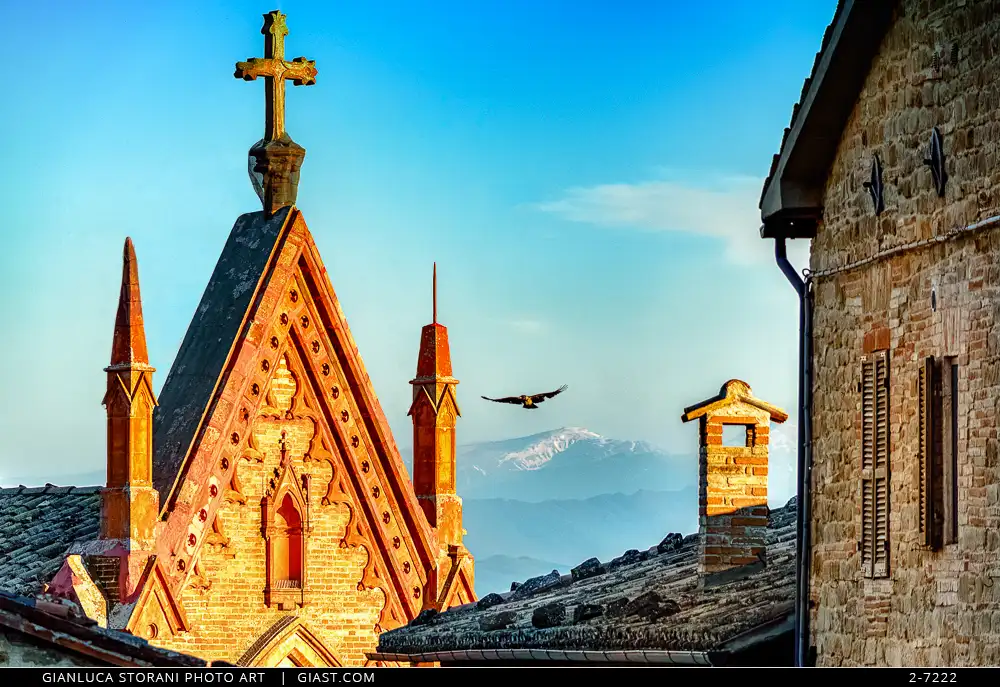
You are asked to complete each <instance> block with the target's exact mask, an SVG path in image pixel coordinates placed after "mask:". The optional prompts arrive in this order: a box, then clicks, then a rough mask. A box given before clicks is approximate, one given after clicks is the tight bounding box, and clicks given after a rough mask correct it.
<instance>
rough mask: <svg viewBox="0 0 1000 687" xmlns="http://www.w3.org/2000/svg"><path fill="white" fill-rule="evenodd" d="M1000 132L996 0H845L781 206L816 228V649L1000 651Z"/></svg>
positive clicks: (771, 186)
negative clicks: (993, 0)
mask: <svg viewBox="0 0 1000 687" xmlns="http://www.w3.org/2000/svg"><path fill="white" fill-rule="evenodd" d="M998 141H1000V6H998V5H997V3H996V2H990V1H989V0H968V2H930V3H928V2H922V1H918V0H901V1H899V2H890V1H888V0H879V1H878V2H860V1H859V0H854V1H853V2H852V1H850V0H844V1H843V2H841V3H840V5H839V7H838V9H837V12H836V15H835V17H834V19H833V22H832V23H831V24H830V27H829V29H828V30H827V33H826V36H825V37H824V41H823V45H822V47H821V49H820V52H819V53H818V54H817V57H816V62H815V65H814V68H813V72H812V74H811V76H810V78H809V79H808V80H807V81H806V85H805V87H804V88H803V91H802V98H801V100H800V102H799V103H798V104H797V105H796V106H795V108H794V111H793V115H792V121H791V124H790V126H789V128H788V129H786V130H785V138H784V139H783V141H782V146H781V150H780V151H779V153H778V154H777V155H776V156H775V158H774V164H773V166H772V168H771V172H770V175H769V178H768V180H767V183H766V185H765V188H764V193H763V197H762V202H761V211H762V219H763V223H764V225H763V228H762V230H761V234H762V237H763V238H767V239H774V240H776V241H777V248H778V250H777V256H778V261H779V263H781V262H782V259H783V255H784V250H783V247H784V242H785V240H786V239H811V240H812V247H811V253H812V254H811V260H810V265H809V270H808V271H807V273H806V278H805V280H804V282H803V283H802V284H801V285H799V286H797V288H800V287H801V290H800V295H801V296H802V298H803V301H804V303H805V304H806V309H805V310H804V311H803V313H804V314H803V323H804V324H803V327H804V332H805V338H804V340H805V346H811V353H808V354H807V355H806V356H805V359H806V363H807V364H806V365H805V366H804V367H803V373H802V374H803V375H804V380H805V385H806V386H805V389H806V391H805V396H804V398H806V399H808V401H807V403H808V404H809V405H808V406H807V408H806V416H807V420H808V421H810V422H811V430H809V431H810V432H811V433H810V434H807V435H806V436H805V438H804V439H805V441H804V444H803V446H804V447H805V448H804V452H805V458H804V461H805V463H804V464H805V468H806V474H807V475H809V479H808V481H807V483H806V485H805V488H806V489H807V490H808V494H809V496H810V500H811V506H810V507H809V508H807V510H806V517H807V518H808V519H807V522H808V525H809V529H808V536H809V538H810V540H811V547H810V549H809V557H808V560H807V561H806V562H807V564H808V566H809V567H808V577H807V581H808V594H809V597H808V602H809V611H808V616H807V620H808V625H807V630H806V633H807V637H806V641H807V642H808V643H809V644H810V645H811V646H812V647H813V648H814V651H815V661H816V663H817V664H818V665H821V666H831V665H834V666H835V665H912V666H976V665H980V666H995V665H1000V584H998V582H1000V508H998V503H1000V463H998V456H1000V450H998V449H1000V444H998V436H997V432H998V429H1000V419H998V414H997V408H998V404H1000V338H998V336H997V332H998V327H1000V264H998V262H1000V261H998V257H1000V144H998ZM783 267H787V263H785V264H784V265H783ZM787 274H788V272H787V271H786V275H787ZM795 278H796V277H795V275H794V274H793V275H791V276H789V279H791V280H792V281H793V283H795ZM805 350H807V352H808V350H809V349H808V348H805ZM810 396H811V397H810ZM810 411H811V412H810ZM810 452H811V454H810Z"/></svg>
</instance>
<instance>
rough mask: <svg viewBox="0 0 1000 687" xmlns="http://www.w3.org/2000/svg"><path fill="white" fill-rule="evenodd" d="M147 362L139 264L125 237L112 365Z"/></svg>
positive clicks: (112, 348)
mask: <svg viewBox="0 0 1000 687" xmlns="http://www.w3.org/2000/svg"><path fill="white" fill-rule="evenodd" d="M133 363H138V364H140V365H148V364H149V354H148V353H147V352H146V331H145V327H144V326H143V321H142V299H141V298H140V296H139V263H138V261H137V260H136V258H135V246H133V245H132V239H131V238H130V237H127V238H126V239H125V248H124V250H123V251H122V284H121V292H120V293H119V296H118V314H117V316H116V317H115V333H114V337H113V340H112V343H111V364H112V365H128V364H133Z"/></svg>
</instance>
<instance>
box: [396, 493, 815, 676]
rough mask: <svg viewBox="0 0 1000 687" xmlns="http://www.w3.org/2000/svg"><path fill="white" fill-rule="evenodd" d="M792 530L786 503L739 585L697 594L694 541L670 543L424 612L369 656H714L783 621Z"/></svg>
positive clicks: (791, 569)
mask: <svg viewBox="0 0 1000 687" xmlns="http://www.w3.org/2000/svg"><path fill="white" fill-rule="evenodd" d="M795 520H796V510H795V500H794V499H792V501H790V502H789V503H788V504H787V505H786V506H785V507H783V508H780V509H777V510H774V511H771V513H770V518H769V528H768V535H767V537H768V538H767V565H766V567H764V568H763V569H762V570H758V571H757V572H754V573H752V574H749V576H746V577H743V578H742V579H734V580H731V581H729V582H722V583H719V584H718V585H717V586H708V587H707V588H699V585H698V569H697V556H698V542H699V538H698V535H697V534H695V535H689V536H687V537H681V536H680V535H678V534H671V535H668V536H667V537H666V538H665V539H664V540H663V542H661V543H660V544H659V545H658V546H656V547H652V548H651V549H649V550H648V551H642V552H640V551H629V552H626V553H625V554H624V555H623V556H621V557H619V558H617V559H615V560H613V561H610V562H609V563H607V564H604V565H603V566H602V568H603V569H604V572H601V573H600V574H597V575H594V576H591V577H582V576H580V575H578V574H577V575H574V574H573V573H571V574H569V575H562V576H560V575H558V573H557V572H556V571H553V572H554V574H551V575H550V576H546V577H539V578H533V579H532V580H528V581H526V582H525V583H524V584H523V585H521V586H519V587H516V588H515V589H514V590H513V591H512V592H509V593H507V594H504V595H502V596H501V595H497V594H490V595H488V596H486V597H484V598H483V599H480V600H479V602H477V603H471V604H466V605H465V606H460V607H458V608H455V609H451V610H448V611H446V612H444V613H438V614H435V613H433V612H424V613H423V614H421V616H420V617H419V618H417V620H415V621H413V622H412V623H410V624H409V625H407V626H405V627H402V628H398V629H396V630H391V631H389V632H385V633H383V634H382V635H381V636H380V637H379V646H378V653H379V654H380V655H399V656H401V655H411V656H412V655H416V654H431V653H435V652H451V651H460V650H510V649H514V650H520V649H548V650H560V651H619V650H633V651H638V650H658V651H691V652H711V651H717V650H719V649H720V647H722V646H723V645H724V644H725V643H726V642H728V641H730V640H733V639H735V638H737V637H738V636H740V635H743V634H744V633H748V632H751V631H753V630H756V629H757V628H761V627H764V626H768V625H771V624H773V623H777V622H779V621H782V620H785V619H786V618H788V617H789V616H790V615H791V614H792V613H793V610H794V597H795V538H796V535H795ZM582 567H586V565H583V566H578V568H576V569H574V570H575V571H579V570H580V568H582ZM575 577H579V578H580V579H574V578H575ZM532 590H534V591H532ZM553 611H554V613H553ZM547 613H548V614H549V615H550V616H552V615H554V616H556V617H557V618H558V616H559V615H560V614H563V618H562V620H561V622H559V623H558V624H557V625H555V626H553V627H547V628H544V629H542V627H544V625H545V624H546V623H545V622H544V621H542V622H539V621H541V620H542V616H544V615H546V614H547ZM583 616H593V617H583ZM533 618H534V619H535V620H534V621H533ZM506 622H509V624H508V625H507V626H506V627H504V625H505V624H506ZM540 626H542V627H540ZM492 628H497V629H492Z"/></svg>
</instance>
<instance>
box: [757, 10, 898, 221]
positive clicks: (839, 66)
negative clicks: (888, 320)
mask: <svg viewBox="0 0 1000 687" xmlns="http://www.w3.org/2000/svg"><path fill="white" fill-rule="evenodd" d="M895 4H896V3H895V2H893V1H892V0H879V1H878V2H870V1H867V0H866V1H865V2H859V1H857V0H843V2H842V6H841V8H840V12H839V13H838V16H837V17H836V18H835V20H834V23H833V24H832V26H831V27H830V31H831V33H830V39H829V42H828V43H827V45H826V47H825V48H824V49H823V52H822V53H821V54H820V56H819V59H818V60H817V62H816V65H815V68H814V69H813V73H812V75H811V76H810V79H809V85H808V88H807V89H806V91H805V94H804V95H803V97H802V100H801V102H800V103H799V105H798V107H797V109H796V111H795V114H794V115H793V121H792V123H791V126H790V128H789V130H788V134H787V136H786V137H785V140H784V142H783V145H782V147H781V151H780V153H779V155H778V160H777V163H776V164H775V168H774V172H773V173H772V174H771V175H770V176H769V177H768V179H767V180H766V181H765V182H764V189H763V193H762V195H761V203H760V210H761V220H762V223H763V226H762V227H761V230H760V235H761V238H765V239H768V238H788V239H809V238H813V237H814V236H815V234H816V227H817V225H818V223H819V219H820V218H821V217H822V214H823V204H822V201H823V192H824V184H825V179H826V176H827V172H828V170H829V167H830V165H831V164H832V162H833V159H834V156H835V155H836V152H837V147H838V145H839V143H840V137H841V134H842V132H843V130H844V126H845V125H846V123H847V120H848V118H849V117H850V115H851V112H852V110H853V109H854V105H855V103H856V102H857V99H858V95H859V94H860V93H861V89H862V87H863V86H864V82H865V79H866V78H867V76H868V73H869V71H870V65H871V62H872V60H873V59H874V57H875V55H876V53H877V52H878V48H879V45H880V44H881V42H882V39H883V37H884V36H885V33H886V31H887V30H888V28H889V26H890V25H891V20H892V15H893V11H894V7H895Z"/></svg>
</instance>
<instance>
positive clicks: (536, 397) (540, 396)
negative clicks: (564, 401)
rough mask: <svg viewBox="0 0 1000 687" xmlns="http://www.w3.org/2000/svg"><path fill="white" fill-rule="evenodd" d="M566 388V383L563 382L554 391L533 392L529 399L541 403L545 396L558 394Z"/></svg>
mask: <svg viewBox="0 0 1000 687" xmlns="http://www.w3.org/2000/svg"><path fill="white" fill-rule="evenodd" d="M568 388H569V387H568V386H567V385H565V384H563V385H562V386H561V387H559V388H558V389H556V390H555V391H546V392H545V393H544V394H534V395H532V397H531V401H532V403H541V402H542V401H544V400H545V399H547V398H552V397H553V396H558V395H559V394H561V393H562V392H564V391H566V389H568Z"/></svg>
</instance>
